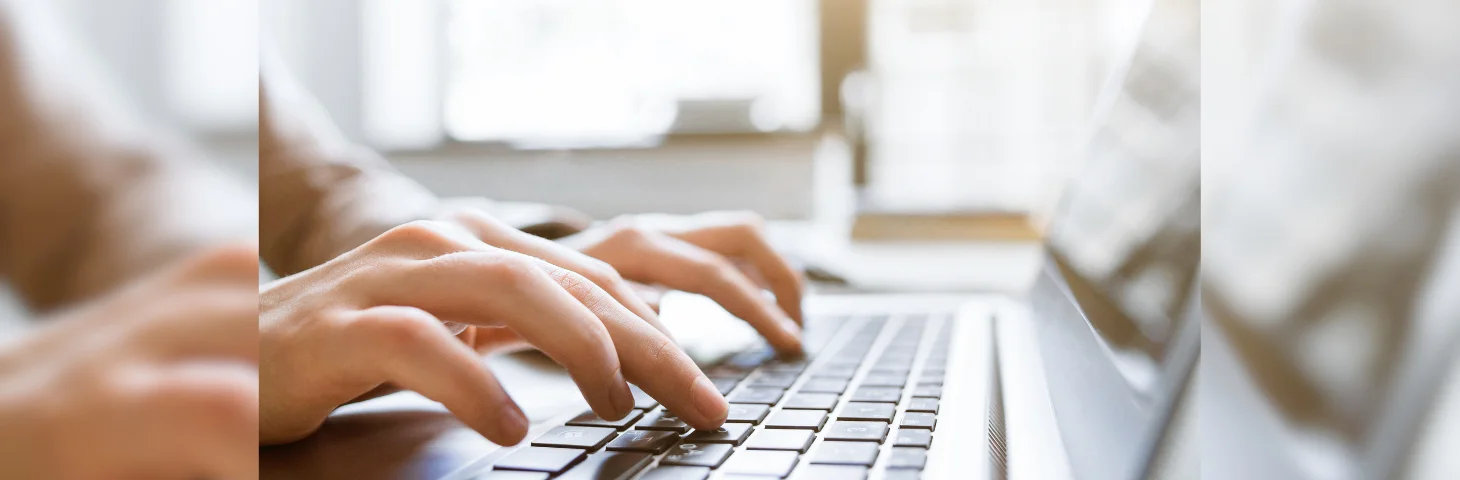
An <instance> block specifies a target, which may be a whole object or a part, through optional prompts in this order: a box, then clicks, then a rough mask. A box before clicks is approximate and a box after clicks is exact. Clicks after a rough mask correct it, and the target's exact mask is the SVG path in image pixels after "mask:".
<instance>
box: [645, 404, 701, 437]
mask: <svg viewBox="0 0 1460 480" xmlns="http://www.w3.org/2000/svg"><path fill="white" fill-rule="evenodd" d="M634 429H635V430H664V431H669V432H677V433H685V432H688V431H689V424H688V423H684V420H680V419H679V417H676V416H674V414H673V413H669V411H668V410H665V409H662V408H661V409H658V410H655V411H652V412H649V413H648V414H647V415H644V419H643V420H640V421H639V423H636V424H634Z"/></svg>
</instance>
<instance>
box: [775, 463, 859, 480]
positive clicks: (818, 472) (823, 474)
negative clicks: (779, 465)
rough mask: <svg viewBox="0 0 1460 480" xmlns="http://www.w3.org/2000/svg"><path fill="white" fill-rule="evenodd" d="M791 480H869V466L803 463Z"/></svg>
mask: <svg viewBox="0 0 1460 480" xmlns="http://www.w3.org/2000/svg"><path fill="white" fill-rule="evenodd" d="M791 480H867V467H860V466H856V465H803V466H802V467H801V468H798V469H796V475H794V476H792V477H791Z"/></svg>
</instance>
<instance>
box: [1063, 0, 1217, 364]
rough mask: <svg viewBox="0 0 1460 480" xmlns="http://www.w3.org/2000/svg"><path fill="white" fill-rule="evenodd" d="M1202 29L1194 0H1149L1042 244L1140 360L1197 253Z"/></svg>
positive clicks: (1112, 338)
mask: <svg viewBox="0 0 1460 480" xmlns="http://www.w3.org/2000/svg"><path fill="white" fill-rule="evenodd" d="M1199 39H1200V12H1199V3H1198V2H1196V1H1192V0H1178V1H1161V2H1155V4H1154V5H1153V6H1152V9H1151V12H1150V14H1149V17H1148V18H1147V20H1146V22H1145V26H1144V31H1143V32H1142V33H1141V35H1140V38H1139V41H1138V42H1137V44H1136V46H1135V49H1134V51H1133V52H1132V54H1131V56H1130V60H1129V63H1128V65H1127V66H1126V68H1124V69H1117V71H1120V72H1121V73H1120V74H1118V75H1115V76H1114V77H1113V78H1112V79H1110V80H1109V81H1108V82H1107V83H1106V86H1105V87H1104V88H1103V89H1102V90H1103V92H1102V94H1101V97H1102V98H1101V99H1100V105H1098V106H1097V112H1096V115H1095V117H1094V124H1093V126H1094V129H1093V136H1092V138H1091V140H1090V142H1089V144H1088V145H1087V148H1086V150H1085V156H1086V159H1085V163H1084V168H1083V169H1082V170H1081V172H1080V173H1078V174H1077V175H1078V176H1077V177H1076V179H1075V180H1074V181H1073V182H1071V183H1070V185H1069V186H1068V187H1067V190H1066V191H1065V193H1064V195H1063V197H1062V198H1061V206H1060V208H1059V210H1058V211H1057V212H1056V216H1055V218H1054V223H1053V224H1052V227H1051V230H1050V236H1049V242H1048V243H1049V246H1050V249H1051V251H1052V252H1053V257H1054V259H1055V263H1056V264H1057V265H1058V266H1059V270H1060V273H1061V274H1062V275H1063V276H1064V277H1065V278H1064V279H1065V281H1066V283H1068V284H1069V286H1070V290H1071V293H1072V294H1073V295H1074V296H1075V298H1076V300H1078V301H1079V303H1080V306H1081V309H1082V310H1083V311H1084V312H1085V315H1086V317H1087V318H1088V320H1089V321H1090V323H1091V324H1092V326H1093V327H1095V329H1096V330H1097V331H1099V332H1100V334H1101V335H1102V336H1103V337H1104V340H1105V342H1106V343H1107V344H1108V345H1110V346H1111V347H1112V348H1114V349H1117V350H1120V351H1121V353H1125V354H1128V355H1130V356H1134V357H1136V358H1138V359H1144V360H1147V362H1161V361H1162V360H1163V359H1164V357H1165V355H1166V353H1167V350H1168V346H1169V344H1170V343H1171V340H1172V339H1173V337H1174V335H1175V333H1176V331H1177V330H1178V328H1179V325H1177V320H1176V319H1178V318H1180V317H1181V313H1182V312H1183V311H1185V309H1186V308H1187V305H1186V303H1187V302H1188V299H1190V298H1193V295H1191V293H1192V290H1193V286H1194V283H1195V279H1196V276H1197V268H1198V265H1199V263H1200V257H1201V228H1200V224H1201V223H1200V205H1201V200H1200V189H1201V185H1200V181H1201V177H1200V175H1201V173H1200V172H1201V165H1200V147H1201V145H1200V143H1201V142H1200V139H1201V131H1200V127H1201V118H1200V117H1201V95H1200V89H1201V85H1200V60H1201V57H1200V53H1201V52H1200V44H1199Z"/></svg>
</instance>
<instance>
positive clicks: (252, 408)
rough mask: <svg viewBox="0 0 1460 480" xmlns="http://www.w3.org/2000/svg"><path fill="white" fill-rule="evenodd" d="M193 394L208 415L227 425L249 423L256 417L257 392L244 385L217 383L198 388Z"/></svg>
mask: <svg viewBox="0 0 1460 480" xmlns="http://www.w3.org/2000/svg"><path fill="white" fill-rule="evenodd" d="M195 395H196V402H197V403H198V406H199V407H200V408H202V409H204V410H205V411H206V412H207V414H208V415H209V417H211V418H215V419H218V420H221V421H223V422H225V423H227V424H229V425H244V424H250V423H252V422H253V421H254V419H255V418H257V417H258V401H259V399H258V394H257V392H256V391H254V390H252V389H250V388H249V387H248V386H246V385H242V384H235V383H230V384H224V385H217V386H212V387H210V388H207V389H199V390H198V392H197V393H195Z"/></svg>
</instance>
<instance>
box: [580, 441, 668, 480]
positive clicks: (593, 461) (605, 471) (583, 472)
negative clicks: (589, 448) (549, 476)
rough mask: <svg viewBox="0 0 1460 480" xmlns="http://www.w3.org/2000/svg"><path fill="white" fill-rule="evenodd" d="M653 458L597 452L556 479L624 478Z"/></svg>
mask: <svg viewBox="0 0 1460 480" xmlns="http://www.w3.org/2000/svg"><path fill="white" fill-rule="evenodd" d="M661 433H662V432H661ZM653 458H654V457H652V456H650V455H649V454H647V453H638V452H599V453H595V454H592V455H589V456H588V458H586V459H583V463H580V464H578V466H576V467H573V468H572V469H571V470H568V473H564V474H563V476H561V477H558V480H626V479H628V478H631V477H633V476H634V475H637V474H638V473H639V471H640V470H643V469H644V467H647V466H649V462H650V461H651V460H653Z"/></svg>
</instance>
